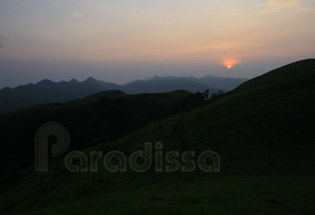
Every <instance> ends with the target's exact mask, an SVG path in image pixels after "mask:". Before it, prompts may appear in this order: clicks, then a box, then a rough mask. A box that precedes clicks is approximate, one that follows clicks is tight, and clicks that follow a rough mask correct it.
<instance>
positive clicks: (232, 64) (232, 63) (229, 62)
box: [223, 59, 238, 69]
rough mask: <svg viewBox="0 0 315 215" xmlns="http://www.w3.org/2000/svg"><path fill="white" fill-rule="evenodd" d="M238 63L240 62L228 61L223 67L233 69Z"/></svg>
mask: <svg viewBox="0 0 315 215" xmlns="http://www.w3.org/2000/svg"><path fill="white" fill-rule="evenodd" d="M237 63H238V61H237V60H233V59H226V60H224V61H223V65H224V66H226V67H227V68H228V69H231V68H232V67H233V66H234V65H235V64H237Z"/></svg>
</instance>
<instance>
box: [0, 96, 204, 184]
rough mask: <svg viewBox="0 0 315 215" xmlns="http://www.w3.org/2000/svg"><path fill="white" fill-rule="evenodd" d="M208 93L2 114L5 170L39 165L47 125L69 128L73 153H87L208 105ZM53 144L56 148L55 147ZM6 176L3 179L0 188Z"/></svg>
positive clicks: (86, 101)
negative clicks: (40, 134) (38, 145)
mask: <svg viewBox="0 0 315 215" xmlns="http://www.w3.org/2000/svg"><path fill="white" fill-rule="evenodd" d="M204 103H205V100H204V97H203V94H200V93H197V94H192V93H189V92H187V91H173V92H170V93H155V94H138V95H127V94H125V93H123V92H121V91H104V92H101V93H97V94H93V95H91V96H88V97H86V98H83V99H79V100H73V101H70V102H67V103H51V104H44V105H38V106H34V107H30V108H26V109H22V110H19V111H14V112H10V113H8V114H3V115H0V143H1V151H0V169H1V172H2V175H5V174H6V173H9V172H10V168H11V166H12V165H14V166H16V167H17V168H18V169H23V168H24V167H27V166H30V165H33V164H34V138H35V134H36V131H37V129H38V128H39V127H40V126H41V125H43V124H45V123H47V122H58V123H61V124H62V125H64V126H65V127H66V128H67V129H68V131H69V133H70V135H71V141H72V143H71V145H70V150H71V149H76V150H80V149H84V148H87V147H91V146H95V145H98V144H101V143H105V142H109V141H113V140H115V139H117V138H120V137H123V136H125V135H127V134H128V133H130V132H132V131H135V130H137V129H140V128H143V127H145V126H147V125H149V124H150V123H152V122H156V121H158V120H161V119H163V118H167V117H170V116H172V115H174V114H176V113H181V112H184V111H188V110H192V109H194V108H196V107H200V106H202V105H204ZM53 141H54V140H53V139H52V141H51V143H53ZM3 178H4V177H0V183H2V182H3V180H1V179H3Z"/></svg>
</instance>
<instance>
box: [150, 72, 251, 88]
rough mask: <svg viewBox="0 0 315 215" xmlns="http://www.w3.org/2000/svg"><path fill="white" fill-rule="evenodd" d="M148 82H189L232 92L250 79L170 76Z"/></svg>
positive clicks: (156, 77)
mask: <svg viewBox="0 0 315 215" xmlns="http://www.w3.org/2000/svg"><path fill="white" fill-rule="evenodd" d="M146 80H147V81H171V80H172V81H175V80H189V81H194V82H195V83H201V84H204V85H206V86H208V88H209V87H210V88H214V89H221V90H223V91H230V90H233V89H234V88H236V87H238V86H239V85H240V84H242V83H244V82H245V81H247V80H248V79H246V78H226V77H217V76H214V75H207V76H204V77H201V78H195V77H176V76H168V77H159V76H155V77H153V78H148V79H146Z"/></svg>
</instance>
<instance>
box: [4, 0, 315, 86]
mask: <svg viewBox="0 0 315 215" xmlns="http://www.w3.org/2000/svg"><path fill="white" fill-rule="evenodd" d="M314 20H315V1H314V0H0V87H4V86H15V85H18V84H25V83H27V82H36V81H39V80H40V79H43V78H50V79H53V80H62V79H65V80H68V79H70V78H72V77H74V78H78V79H84V78H87V77H88V76H94V77H96V78H99V79H103V80H107V81H114V82H126V81H128V80H135V79H142V78H146V77H149V76H154V75H177V76H182V75H192V76H202V75H206V74H214V75H219V76H231V77H249V78H251V77H255V76H257V75H259V74H262V73H263V72H266V71H268V70H270V69H272V68H274V67H277V66H281V65H282V64H285V63H289V62H291V61H295V60H300V59H303V58H314V57H315V40H314V38H315V25H314ZM224 64H225V66H224ZM226 66H232V68H231V69H227V68H226Z"/></svg>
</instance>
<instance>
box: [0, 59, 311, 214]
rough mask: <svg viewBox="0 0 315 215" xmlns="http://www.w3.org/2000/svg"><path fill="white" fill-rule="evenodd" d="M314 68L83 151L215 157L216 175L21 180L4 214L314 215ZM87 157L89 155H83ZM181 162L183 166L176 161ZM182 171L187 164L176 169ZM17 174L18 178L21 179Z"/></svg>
mask: <svg viewBox="0 0 315 215" xmlns="http://www.w3.org/2000/svg"><path fill="white" fill-rule="evenodd" d="M314 84H315V60H306V61H301V62H297V63H295V64H292V65H288V66H286V67H283V68H280V69H277V70H274V71H272V72H270V73H267V74H265V75H263V76H261V77H258V78H256V79H254V80H252V81H248V82H246V83H244V84H243V85H241V86H240V87H239V88H237V89H236V90H234V91H232V92H230V93H228V94H227V95H224V96H222V97H221V98H218V99H217V100H215V101H214V102H213V103H211V104H209V105H207V106H204V107H201V108H199V109H196V110H194V111H192V112H188V113H183V114H180V115H176V116H174V117H172V118H169V119H166V120H162V121H160V122H158V123H155V124H152V125H150V126H148V127H146V128H144V129H141V130H138V131H136V132H133V133H131V134H129V135H127V136H126V137H124V138H121V139H119V140H116V141H113V142H110V143H106V144H102V145H99V146H97V147H94V148H90V149H87V150H86V151H85V152H86V153H87V152H88V151H90V150H97V151H102V152H103V154H105V153H106V152H108V151H110V150H120V151H122V152H124V153H125V154H126V155H129V153H131V152H133V151H134V150H138V149H142V148H143V145H144V142H148V141H151V142H153V143H155V142H157V141H160V142H162V143H163V145H164V148H163V152H164V153H166V152H167V151H170V150H178V151H179V153H180V154H181V153H182V152H184V151H187V150H193V151H196V155H198V154H200V153H201V152H202V151H204V150H213V151H215V152H217V153H218V154H219V155H220V157H221V171H220V172H216V173H204V172H201V171H200V170H198V168H197V169H196V170H195V171H193V172H188V173H187V172H186V173H185V172H179V171H177V172H174V173H167V172H162V173H160V172H156V171H154V169H153V168H152V169H151V170H149V171H147V172H145V173H135V172H133V171H131V170H129V171H127V172H125V173H110V172H108V171H106V170H105V168H104V165H102V161H100V163H99V171H98V172H96V173H92V172H89V173H70V172H69V171H68V170H66V169H65V167H64V161H63V160H60V161H56V162H54V163H51V165H50V166H49V171H48V172H47V173H41V174H40V173H35V172H32V170H30V172H26V173H24V174H23V175H22V176H23V177H22V178H21V179H20V180H19V182H18V183H16V184H14V185H11V186H10V187H6V189H3V190H2V193H1V211H2V213H3V214H13V213H14V214H314V211H315V206H314V204H313V202H314V199H315V184H314V180H315V170H314V165H315V158H314V152H315V144H314V143H315V132H314V131H315V126H314V120H315V113H314V107H315V88H314ZM87 154H88V153H87ZM179 160H180V159H179ZM182 165H185V164H182ZM21 174H22V173H21Z"/></svg>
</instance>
